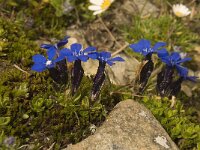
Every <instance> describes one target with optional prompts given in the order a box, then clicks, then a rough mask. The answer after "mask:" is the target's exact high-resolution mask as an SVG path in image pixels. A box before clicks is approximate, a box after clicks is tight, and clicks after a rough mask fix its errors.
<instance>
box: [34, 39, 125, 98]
mask: <svg viewBox="0 0 200 150" xmlns="http://www.w3.org/2000/svg"><path fill="white" fill-rule="evenodd" d="M68 38H69V37H65V38H64V39H63V40H61V41H59V42H58V43H57V44H55V45H50V44H42V45H41V48H44V49H46V50H47V58H46V57H45V56H43V55H40V54H37V55H34V56H33V62H34V65H33V66H32V70H34V71H37V72H42V71H44V70H46V69H48V70H49V72H50V76H51V77H52V79H53V80H54V81H56V82H58V83H63V84H66V81H67V79H66V78H67V77H68V76H67V74H68V73H67V71H66V70H67V65H66V62H74V67H73V68H72V70H71V83H72V84H71V85H72V95H74V94H75V92H76V91H77V89H78V87H79V86H80V83H81V80H82V77H83V74H84V70H83V68H82V65H81V62H87V61H88V59H93V60H98V61H99V67H98V69H97V73H96V76H95V77H94V80H93V87H92V92H91V96H92V98H93V99H96V97H98V94H99V92H100V89H101V86H102V85H103V82H104V80H105V73H104V71H105V66H106V64H108V65H109V66H112V65H113V64H114V63H115V62H116V61H124V59H122V58H121V57H115V58H112V57H111V53H109V52H105V51H102V52H97V51H96V48H95V47H93V46H89V47H87V48H86V49H83V46H82V45H81V44H78V43H74V44H72V45H71V46H70V48H63V46H64V45H66V44H67V43H68Z"/></svg>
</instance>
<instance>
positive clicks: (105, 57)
mask: <svg viewBox="0 0 200 150" xmlns="http://www.w3.org/2000/svg"><path fill="white" fill-rule="evenodd" d="M97 55H98V57H97V59H98V60H99V61H100V62H105V63H107V64H108V65H110V66H112V65H113V64H115V63H114V62H115V61H124V59H123V58H121V57H114V58H111V53H109V52H99V53H98V54H97Z"/></svg>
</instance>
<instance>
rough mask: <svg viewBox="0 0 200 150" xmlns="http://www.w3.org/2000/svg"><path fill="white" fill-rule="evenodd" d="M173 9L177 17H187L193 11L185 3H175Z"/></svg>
mask: <svg viewBox="0 0 200 150" xmlns="http://www.w3.org/2000/svg"><path fill="white" fill-rule="evenodd" d="M172 9H173V12H174V14H175V15H176V16H177V17H185V16H188V15H189V14H190V13H191V11H190V10H189V9H188V8H187V7H186V6H185V5H183V4H175V5H173V7H172Z"/></svg>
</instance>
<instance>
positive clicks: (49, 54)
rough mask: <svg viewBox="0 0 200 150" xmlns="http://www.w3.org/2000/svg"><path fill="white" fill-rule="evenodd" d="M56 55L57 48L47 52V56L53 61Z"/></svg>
mask: <svg viewBox="0 0 200 150" xmlns="http://www.w3.org/2000/svg"><path fill="white" fill-rule="evenodd" d="M55 55H56V48H55V47H51V48H50V49H48V50H47V56H48V59H49V60H53V58H54V57H55Z"/></svg>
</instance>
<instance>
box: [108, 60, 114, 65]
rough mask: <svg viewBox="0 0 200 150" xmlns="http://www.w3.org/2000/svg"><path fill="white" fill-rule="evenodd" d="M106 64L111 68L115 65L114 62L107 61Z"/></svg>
mask: <svg viewBox="0 0 200 150" xmlns="http://www.w3.org/2000/svg"><path fill="white" fill-rule="evenodd" d="M106 63H107V64H108V65H109V66H112V65H113V64H115V63H114V62H112V61H109V60H108V61H106Z"/></svg>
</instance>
